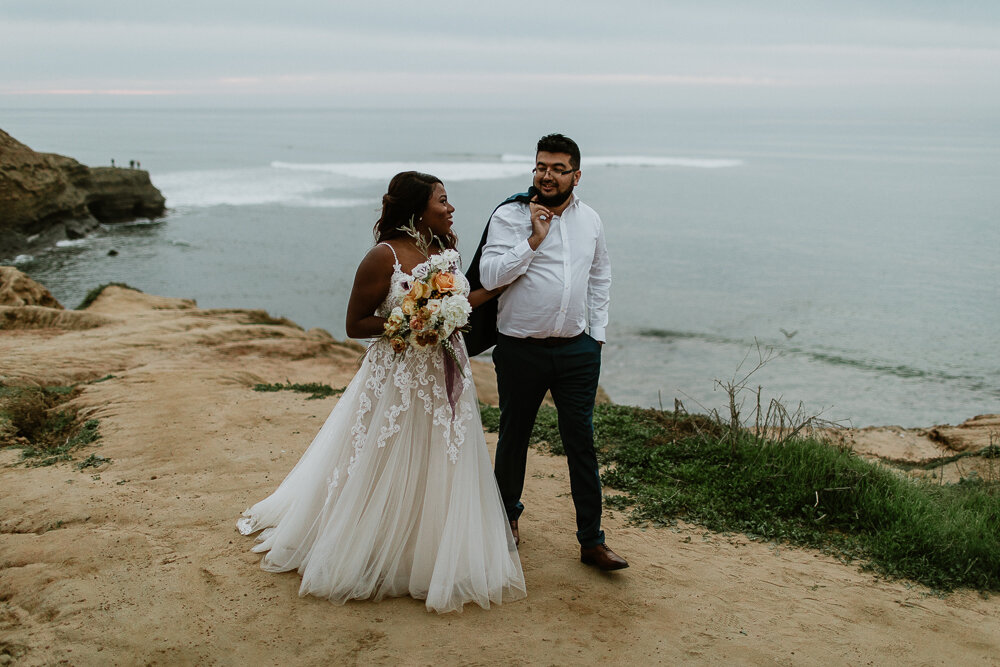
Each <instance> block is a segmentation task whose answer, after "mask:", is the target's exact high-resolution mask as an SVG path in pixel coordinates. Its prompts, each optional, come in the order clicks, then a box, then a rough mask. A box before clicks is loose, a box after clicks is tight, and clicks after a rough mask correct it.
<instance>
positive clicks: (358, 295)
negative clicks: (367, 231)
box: [346, 245, 393, 338]
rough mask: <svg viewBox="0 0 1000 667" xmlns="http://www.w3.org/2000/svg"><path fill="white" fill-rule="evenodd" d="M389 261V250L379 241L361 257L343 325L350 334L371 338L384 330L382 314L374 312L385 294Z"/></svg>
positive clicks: (389, 278) (356, 336)
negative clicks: (345, 320)
mask: <svg viewBox="0 0 1000 667" xmlns="http://www.w3.org/2000/svg"><path fill="white" fill-rule="evenodd" d="M392 263H393V255H392V251H391V250H390V249H389V248H387V247H385V246H382V245H377V246H375V247H374V248H372V249H371V250H370V251H368V254H367V255H365V258H364V259H363V260H361V264H360V265H359V266H358V271H357V273H356V274H355V275H354V287H353V288H351V298H350V300H349V301H348V303H347V327H346V328H347V335H348V336H350V337H351V338H375V337H377V336H381V335H382V333H383V332H384V331H385V318H384V317H378V316H377V315H375V314H374V313H375V310H376V309H378V307H379V306H380V305H382V302H383V301H385V297H386V295H387V294H389V281H390V280H391V279H392Z"/></svg>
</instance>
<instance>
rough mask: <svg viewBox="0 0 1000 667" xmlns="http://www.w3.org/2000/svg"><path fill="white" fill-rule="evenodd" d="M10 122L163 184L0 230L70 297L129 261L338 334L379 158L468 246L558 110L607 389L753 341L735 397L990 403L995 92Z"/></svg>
mask: <svg viewBox="0 0 1000 667" xmlns="http://www.w3.org/2000/svg"><path fill="white" fill-rule="evenodd" d="M0 128H2V129H3V130H5V131H7V132H8V133H10V134H11V135H12V136H13V137H15V138H16V139H18V140H19V141H21V142H23V143H25V144H27V145H29V146H30V147H32V148H34V149H35V150H39V151H48V152H55V153H61V154H63V155H69V156H71V157H74V158H76V159H77V160H79V161H81V162H83V163H85V164H88V165H91V166H100V165H109V164H110V161H111V159H114V160H115V162H116V164H118V165H119V166H123V165H128V163H129V161H130V160H138V161H139V162H140V164H141V166H142V168H143V169H146V170H148V171H149V172H150V176H151V178H152V180H153V183H154V184H155V185H156V186H157V187H159V188H160V190H161V191H162V192H163V194H164V195H165V196H166V198H167V205H168V206H169V208H170V210H169V214H168V215H167V216H166V217H165V218H163V219H161V220H157V221H154V222H140V223H136V224H125V225H114V226H108V227H106V228H105V229H103V230H102V231H101V232H100V233H99V234H96V235H94V236H92V237H90V238H87V239H83V240H80V241H74V242H66V243H63V244H60V246H58V247H56V248H52V249H48V250H44V251H38V252H36V253H34V254H33V255H31V256H27V255H25V256H19V257H4V256H3V250H2V249H0V262H2V263H16V265H17V266H18V268H20V269H21V270H22V271H25V272H26V273H28V274H29V275H30V276H32V277H33V278H34V279H36V280H38V281H39V282H41V283H42V284H44V285H46V286H47V287H48V288H49V289H50V290H51V291H52V292H53V294H54V295H55V296H56V298H58V299H59V300H60V301H61V302H62V303H63V304H64V305H66V306H67V307H74V306H76V305H77V304H78V303H79V302H80V300H81V299H82V298H83V297H84V295H85V294H86V293H87V291H88V290H89V289H91V288H92V287H95V286H97V285H100V284H102V283H107V282H124V283H128V284H129V285H132V286H134V287H136V288H139V289H141V290H143V291H145V292H149V293H153V294H161V295H167V296H176V297H187V298H194V299H197V301H198V304H199V305H200V306H202V307H247V308H264V309H266V310H267V311H269V312H270V313H271V314H273V315H280V316H285V317H288V318H290V319H292V320H294V321H296V322H297V323H299V324H300V325H302V326H303V327H306V328H310V327H322V328H324V329H326V330H328V331H329V332H330V333H331V334H333V335H334V336H336V337H338V338H343V337H344V336H345V334H344V313H345V309H346V304H347V298H348V295H349V292H350V288H351V283H352V280H353V276H354V271H355V268H356V266H357V263H358V261H359V259H360V258H361V257H362V256H363V255H364V253H365V252H366V251H367V249H368V248H369V247H370V246H371V244H372V236H371V228H372V225H373V224H374V222H375V220H376V219H377V217H378V203H379V200H380V197H381V195H382V193H383V192H384V190H385V186H386V184H387V183H388V181H389V178H390V177H391V176H392V175H393V174H395V173H396V172H398V171H402V170H404V169H418V170H421V171H427V172H430V173H432V174H435V175H437V176H438V177H440V178H441V179H442V180H443V181H444V182H445V186H446V188H447V190H448V194H449V197H450V199H451V201H452V203H453V204H454V205H455V207H456V209H457V210H456V213H455V221H456V223H455V229H456V231H457V233H458V234H459V237H460V239H461V243H460V250H461V251H462V254H463V255H464V256H466V257H469V256H471V253H472V251H473V250H474V248H475V244H476V242H477V241H478V238H479V236H480V234H481V231H482V228H483V225H484V223H485V221H486V219H487V217H488V216H489V214H490V212H491V211H492V210H493V208H494V206H495V205H496V204H497V203H498V202H499V201H501V200H502V199H504V198H505V197H506V196H508V195H509V194H512V193H514V192H519V191H523V190H524V189H525V188H526V187H527V186H528V185H529V184H530V170H531V167H532V159H533V153H534V150H533V149H534V143H535V141H536V140H537V139H538V137H539V136H541V135H542V134H547V133H549V132H563V133H565V134H568V135H569V136H572V137H573V138H574V139H576V140H577V142H578V143H579V144H580V146H581V149H582V151H583V155H584V158H583V165H582V170H583V178H582V181H581V184H580V187H579V188H578V190H577V193H578V194H579V196H580V197H581V198H582V199H583V200H584V201H586V202H587V203H589V204H590V205H591V206H593V207H594V208H595V209H596V210H597V211H598V212H599V213H600V214H601V216H602V218H603V220H604V223H605V229H606V234H607V239H608V245H609V249H610V252H611V258H612V264H613V275H614V284H613V287H612V304H611V325H610V327H609V330H608V335H609V342H608V344H607V345H606V346H605V352H604V367H603V372H602V376H601V383H602V386H603V387H604V388H605V390H606V391H607V392H608V394H609V395H610V396H611V398H612V399H613V400H614V401H616V402H619V403H626V404H633V405H640V406H648V407H660V406H662V407H664V408H666V409H673V407H674V400H675V399H679V400H680V401H681V402H682V403H683V404H684V406H685V408H686V409H687V410H688V411H690V412H705V411H709V410H713V409H722V408H723V407H724V406H725V405H726V395H725V392H724V391H722V390H721V388H720V384H719V383H720V382H721V383H724V382H727V381H733V380H734V379H735V380H740V379H741V378H742V377H743V376H744V375H746V374H747V373H748V372H750V371H751V370H754V369H755V368H756V367H757V366H758V361H759V358H760V356H763V357H765V358H766V359H767V361H766V363H764V364H763V365H762V366H760V367H759V368H757V370H755V371H754V372H753V374H752V375H750V377H749V378H747V379H746V381H745V383H744V384H745V385H746V387H747V392H745V393H744V394H743V396H744V398H746V404H745V406H744V412H745V413H746V412H748V411H749V409H750V407H751V406H752V405H753V404H754V403H755V402H756V397H755V396H752V392H756V391H757V388H758V387H761V394H762V396H763V400H764V401H765V402H766V401H767V400H769V399H770V398H779V399H780V400H781V401H782V402H783V403H784V404H785V405H786V406H787V407H788V408H789V409H795V408H797V407H798V406H800V405H801V408H802V410H803V411H804V412H805V413H806V414H818V415H820V416H821V417H823V418H825V419H829V420H833V421H840V422H842V423H845V424H849V425H853V426H867V425H887V424H898V425H901V426H907V427H917V426H930V425H933V424H941V423H958V422H961V421H963V420H965V419H967V418H969V417H972V416H974V415H976V414H981V413H986V412H1000V344H998V338H1000V273H998V270H997V266H998V259H1000V188H998V187H997V184H998V183H1000V118H998V117H997V116H996V114H990V113H986V112H975V111H972V110H969V111H966V112H962V113H961V114H958V115H957V114H956V112H955V111H954V110H952V111H949V112H945V111H931V110H925V111H913V112H909V113H902V112H900V111H899V110H898V109H897V110H893V111H888V110H886V111H880V110H872V109H868V110H856V109H855V110H766V109H742V110H731V109H706V110H693V109H674V110H656V111H653V110H640V109H631V110H605V111H601V110H557V109H540V110H524V111H517V110H461V111H460V110H417V111H402V110H399V111H396V110H384V109H382V110H358V109H353V110H322V109H317V110H288V109H283V110H268V109H256V110H255V109H244V110H233V109H218V110H206V109H201V110H149V109H143V110H139V109H136V110H122V109H105V110H102V109H87V110H66V109H60V110H55V109H49V110H23V109H19V110H13V109H9V110H0ZM112 249H114V250H116V251H117V252H118V254H117V255H116V256H109V254H108V253H109V251H110V250H112ZM281 379H282V378H276V380H281ZM316 379H317V380H322V378H316ZM723 414H728V412H727V411H725V410H723Z"/></svg>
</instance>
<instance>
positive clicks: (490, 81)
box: [0, 0, 1000, 109]
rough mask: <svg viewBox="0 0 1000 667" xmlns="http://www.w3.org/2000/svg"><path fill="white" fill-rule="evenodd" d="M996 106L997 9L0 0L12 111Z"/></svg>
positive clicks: (979, 5)
mask: <svg viewBox="0 0 1000 667" xmlns="http://www.w3.org/2000/svg"><path fill="white" fill-rule="evenodd" d="M718 103H725V104H736V105H739V104H747V105H758V104H760V105H770V104H774V105H784V104H787V105H809V104H820V105H825V104H863V105H916V106H948V105H955V104H961V105H975V106H1000V0H980V1H978V2H973V1H968V0H836V1H832V0H831V1H826V2H818V1H811V0H743V1H735V0H719V1H713V0H593V1H592V0H573V1H571V2H570V1H562V2H558V1H557V2H552V1H550V2H535V3H529V2H522V1H521V0H514V1H508V0H490V1H487V2H477V1H475V0H463V1H454V2H450V1H445V0H425V1H414V0H407V1H401V0H365V1H364V2H349V3H348V2H337V1H336V0H281V1H280V2H277V1H275V0H269V1H267V2H259V1H257V0H0V108H3V107H32V106H59V107H65V106H147V105H154V106H203V105H214V106H324V107H331V106H333V107H336V106H354V107H356V106H374V105H393V106H395V107H410V106H421V107H487V106H503V107H526V106H536V107H544V108H555V109H558V108H560V107H565V106H566V105H581V104H589V105H604V106H616V105H638V106H653V107H656V106H673V105H690V106H698V105H711V104H718Z"/></svg>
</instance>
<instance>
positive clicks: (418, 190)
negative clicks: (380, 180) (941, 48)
mask: <svg viewBox="0 0 1000 667" xmlns="http://www.w3.org/2000/svg"><path fill="white" fill-rule="evenodd" d="M436 183H441V179H440V178H438V177H437V176H431V175H430V174H422V173H420V172H419V171H403V172H400V173H398V174H396V175H395V176H393V177H392V180H391V181H389V190H388V191H387V192H386V193H385V194H384V195H382V217H381V218H379V219H378V222H376V223H375V229H374V232H375V243H380V242H382V241H389V240H390V239H398V238H404V237H408V236H409V234H407V232H406V229H405V227H408V226H409V224H410V218H412V219H413V223H414V224H415V225H419V224H420V216H422V215H423V213H424V210H426V209H427V204H428V203H429V202H430V200H431V194H433V192H434V185H435V184H436ZM441 242H442V243H444V247H445V248H455V247H456V246H457V245H458V237H456V236H455V233H454V232H449V233H448V236H447V237H445V238H443V239H441Z"/></svg>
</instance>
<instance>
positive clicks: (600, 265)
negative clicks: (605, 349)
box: [587, 224, 611, 343]
mask: <svg viewBox="0 0 1000 667" xmlns="http://www.w3.org/2000/svg"><path fill="white" fill-rule="evenodd" d="M610 305H611V258H610V257H609V256H608V244H607V242H606V241H605V240H604V225H603V224H601V225H600V231H599V234H598V237H597V245H596V247H595V249H594V263H593V264H592V265H591V267H590V281H589V282H588V283H587V319H588V321H589V324H590V335H591V336H592V337H593V338H594V339H595V340H598V341H600V342H602V343H604V342H607V328H608V309H609V307H610Z"/></svg>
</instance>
